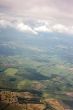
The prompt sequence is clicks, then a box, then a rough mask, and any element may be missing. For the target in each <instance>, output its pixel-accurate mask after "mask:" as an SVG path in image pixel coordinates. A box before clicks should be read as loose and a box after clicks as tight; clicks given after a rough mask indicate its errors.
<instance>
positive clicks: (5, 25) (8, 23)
mask: <svg viewBox="0 0 73 110" xmlns="http://www.w3.org/2000/svg"><path fill="white" fill-rule="evenodd" d="M0 26H1V27H4V28H6V27H7V26H12V23H11V22H9V21H6V20H0Z"/></svg>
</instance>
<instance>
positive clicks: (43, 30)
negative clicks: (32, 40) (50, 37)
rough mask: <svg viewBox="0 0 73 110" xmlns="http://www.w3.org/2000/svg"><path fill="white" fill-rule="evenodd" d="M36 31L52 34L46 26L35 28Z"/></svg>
mask: <svg viewBox="0 0 73 110" xmlns="http://www.w3.org/2000/svg"><path fill="white" fill-rule="evenodd" d="M34 30H35V31H36V32H52V30H51V29H50V28H48V27H47V26H46V25H43V26H39V27H35V28H34Z"/></svg>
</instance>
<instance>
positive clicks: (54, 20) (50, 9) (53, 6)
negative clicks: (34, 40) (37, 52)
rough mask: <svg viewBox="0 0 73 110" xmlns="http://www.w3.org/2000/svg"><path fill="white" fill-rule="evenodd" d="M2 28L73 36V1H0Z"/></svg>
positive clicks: (0, 23) (0, 24)
mask: <svg viewBox="0 0 73 110" xmlns="http://www.w3.org/2000/svg"><path fill="white" fill-rule="evenodd" d="M0 26H1V27H2V28H6V27H8V26H9V27H12V28H15V29H17V30H18V31H22V32H27V33H28V32H29V33H33V34H38V33H40V32H45V33H46V32H48V33H49V32H59V33H67V34H73V0H0Z"/></svg>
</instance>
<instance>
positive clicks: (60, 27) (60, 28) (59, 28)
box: [52, 24, 69, 33]
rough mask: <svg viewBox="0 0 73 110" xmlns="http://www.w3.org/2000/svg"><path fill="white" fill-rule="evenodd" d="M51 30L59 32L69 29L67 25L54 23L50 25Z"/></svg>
mask: <svg viewBox="0 0 73 110" xmlns="http://www.w3.org/2000/svg"><path fill="white" fill-rule="evenodd" d="M52 30H53V31H56V32H60V33H62V32H64V33H65V32H68V31H69V29H68V28H67V26H65V25H62V24H55V25H54V26H53V27H52Z"/></svg>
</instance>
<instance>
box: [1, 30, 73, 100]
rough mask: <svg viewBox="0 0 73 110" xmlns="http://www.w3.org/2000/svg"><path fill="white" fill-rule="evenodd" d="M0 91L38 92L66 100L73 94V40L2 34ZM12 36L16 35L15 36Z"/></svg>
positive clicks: (4, 32)
mask: <svg viewBox="0 0 73 110" xmlns="http://www.w3.org/2000/svg"><path fill="white" fill-rule="evenodd" d="M0 33H1V34H0V88H9V89H18V90H23V89H29V90H32V89H36V90H41V91H42V92H43V97H55V98H60V99H66V98H67V97H66V96H65V95H63V94H64V93H65V92H72V91H73V37H72V36H68V35H64V34H63V35H62V34H60V35H59V34H57V33H53V34H44V33H43V34H40V35H36V36H35V37H34V36H33V35H30V36H29V35H24V34H21V33H18V32H16V31H14V30H11V29H8V30H1V32H0ZM11 33H12V34H11Z"/></svg>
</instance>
